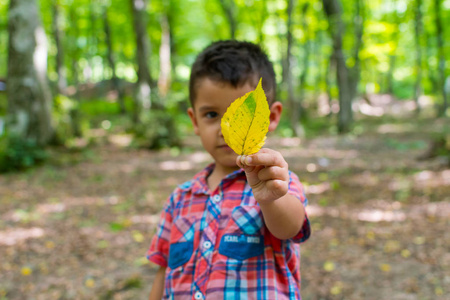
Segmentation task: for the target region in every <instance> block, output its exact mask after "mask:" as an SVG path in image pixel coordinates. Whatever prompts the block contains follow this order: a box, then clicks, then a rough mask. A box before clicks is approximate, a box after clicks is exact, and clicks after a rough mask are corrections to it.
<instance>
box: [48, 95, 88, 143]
mask: <svg viewBox="0 0 450 300" xmlns="http://www.w3.org/2000/svg"><path fill="white" fill-rule="evenodd" d="M53 120H54V121H55V123H56V124H57V126H56V127H55V130H56V133H55V134H56V137H57V140H58V142H59V143H61V144H65V143H66V142H67V141H68V140H70V139H71V138H74V137H79V136H82V135H83V132H84V131H86V129H87V127H88V124H87V122H86V121H83V120H82V119H81V117H80V113H79V103H78V101H76V100H74V99H72V98H69V97H66V96H63V95H57V96H56V97H55V100H54V109H53Z"/></svg>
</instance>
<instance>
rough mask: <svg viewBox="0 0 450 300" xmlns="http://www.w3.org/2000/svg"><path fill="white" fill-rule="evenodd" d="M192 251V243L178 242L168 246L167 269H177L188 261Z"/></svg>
mask: <svg viewBox="0 0 450 300" xmlns="http://www.w3.org/2000/svg"><path fill="white" fill-rule="evenodd" d="M193 251H194V242H192V241H188V242H179V243H174V244H172V245H170V249H169V263H168V265H169V267H170V268H171V269H175V268H178V267H179V266H181V265H184V264H185V263H187V262H188V261H189V259H190V258H191V256H192V252H193Z"/></svg>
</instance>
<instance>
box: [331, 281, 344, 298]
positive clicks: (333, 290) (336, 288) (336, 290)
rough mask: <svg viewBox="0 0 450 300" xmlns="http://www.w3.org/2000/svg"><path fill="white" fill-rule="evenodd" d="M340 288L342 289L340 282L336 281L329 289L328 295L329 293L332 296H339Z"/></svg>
mask: <svg viewBox="0 0 450 300" xmlns="http://www.w3.org/2000/svg"><path fill="white" fill-rule="evenodd" d="M342 287H343V284H342V282H341V281H337V282H336V283H335V284H334V285H333V287H332V288H331V289H330V293H331V294H332V295H339V294H340V293H342Z"/></svg>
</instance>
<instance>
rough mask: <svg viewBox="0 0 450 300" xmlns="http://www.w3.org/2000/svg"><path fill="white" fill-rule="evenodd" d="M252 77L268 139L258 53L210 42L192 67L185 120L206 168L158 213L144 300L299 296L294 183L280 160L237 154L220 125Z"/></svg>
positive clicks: (269, 84) (273, 116) (270, 77)
mask: <svg viewBox="0 0 450 300" xmlns="http://www.w3.org/2000/svg"><path fill="white" fill-rule="evenodd" d="M261 77H262V87H263V89H264V91H265V93H266V95H267V101H268V102H269V107H270V111H271V113H270V125H269V131H273V130H275V129H276V127H277V125H278V123H279V121H280V117H281V111H282V104H281V103H280V102H277V101H275V94H276V93H275V88H276V83H275V73H274V71H273V66H272V64H271V63H270V61H269V60H268V58H267V56H266V54H265V53H264V52H263V51H262V50H261V48H260V47H259V46H257V45H254V44H251V43H248V42H239V41H219V42H216V43H213V44H212V45H210V46H208V47H207V48H206V49H205V50H203V52H202V53H200V54H199V56H198V57H197V59H196V61H195V63H194V65H193V66H192V70H191V77H190V83H189V97H190V102H191V106H192V107H191V108H189V109H188V114H189V117H190V118H191V121H192V124H193V127H194V131H195V134H197V135H198V136H200V139H201V142H202V144H203V147H204V148H205V150H206V151H207V152H208V153H209V154H210V155H211V156H212V158H213V159H214V163H213V164H211V165H209V166H207V167H206V168H205V169H204V170H203V171H201V172H200V173H198V174H197V175H195V176H194V178H193V179H192V180H191V181H188V182H186V183H184V184H182V185H181V186H179V187H177V188H176V189H175V191H174V192H173V193H172V195H171V196H170V198H169V199H168V202H167V203H166V205H165V208H164V210H163V212H162V213H161V220H160V223H159V225H158V229H157V233H156V235H155V236H154V237H153V240H152V243H151V246H150V249H149V252H148V256H147V257H148V259H149V260H150V261H152V262H154V263H156V264H158V265H159V266H160V269H159V270H158V272H157V274H156V278H155V280H154V282H153V287H152V290H151V292H150V299H161V298H164V299H172V298H175V299H300V298H301V297H300V269H299V267H300V261H299V250H300V249H299V245H298V244H299V243H300V242H303V241H304V240H306V239H308V237H309V235H310V226H309V221H308V218H307V217H306V214H305V209H304V206H305V205H306V202H307V200H306V198H305V196H304V193H303V188H302V185H301V184H300V182H299V180H298V178H297V176H296V175H295V174H293V173H291V172H289V170H288V165H287V163H286V161H285V160H284V158H283V156H282V155H281V154H280V153H279V152H277V151H274V150H271V149H267V148H264V149H261V150H260V151H259V152H258V153H256V154H253V155H249V156H238V155H237V154H235V153H234V152H233V150H231V148H230V147H228V146H227V144H226V143H225V141H224V138H223V135H222V132H221V127H220V122H221V118H222V116H223V114H224V113H225V112H226V110H227V107H228V106H229V105H230V104H231V103H232V102H233V101H234V100H235V99H237V98H238V97H241V96H243V95H244V94H246V93H247V92H249V91H252V90H254V89H255V88H256V85H257V83H258V81H259V78H261Z"/></svg>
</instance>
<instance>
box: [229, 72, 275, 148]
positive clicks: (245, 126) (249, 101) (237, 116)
mask: <svg viewBox="0 0 450 300" xmlns="http://www.w3.org/2000/svg"><path fill="white" fill-rule="evenodd" d="M261 81H262V78H261V79H260V80H259V83H258V86H257V87H256V89H255V90H254V91H251V92H249V93H247V94H245V95H244V96H242V97H240V98H238V99H236V100H234V101H233V103H231V105H230V106H229V107H228V109H227V111H226V113H225V114H224V115H223V117H222V121H221V127H222V134H223V137H224V139H225V142H226V143H227V145H228V146H230V148H231V149H233V151H234V152H236V153H237V154H239V155H250V154H254V153H256V152H258V151H259V150H260V149H261V147H262V146H263V145H264V142H265V140H266V134H267V131H269V123H270V118H269V117H270V110H269V104H268V103H267V100H266V95H265V94H264V90H263V89H262V84H261Z"/></svg>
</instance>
